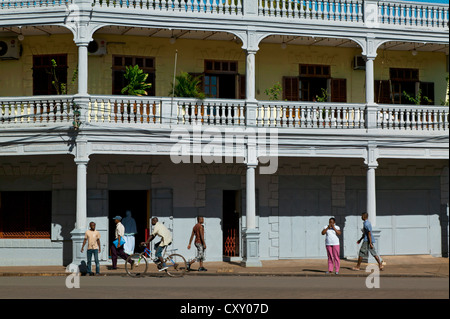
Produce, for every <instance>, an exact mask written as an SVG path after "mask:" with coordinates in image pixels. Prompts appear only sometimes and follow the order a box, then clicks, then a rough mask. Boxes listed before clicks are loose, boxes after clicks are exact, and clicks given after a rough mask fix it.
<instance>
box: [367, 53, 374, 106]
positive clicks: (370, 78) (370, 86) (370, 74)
mask: <svg viewBox="0 0 450 319" xmlns="http://www.w3.org/2000/svg"><path fill="white" fill-rule="evenodd" d="M365 60H366V104H374V103H375V90H374V81H375V79H374V70H373V62H374V60H375V57H365Z"/></svg>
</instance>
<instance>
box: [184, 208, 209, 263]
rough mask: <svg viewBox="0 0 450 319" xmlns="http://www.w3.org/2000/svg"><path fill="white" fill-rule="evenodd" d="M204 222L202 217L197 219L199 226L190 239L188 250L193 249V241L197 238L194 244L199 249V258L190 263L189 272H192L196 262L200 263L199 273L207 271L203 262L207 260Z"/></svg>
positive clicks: (196, 226) (197, 225) (195, 228)
mask: <svg viewBox="0 0 450 319" xmlns="http://www.w3.org/2000/svg"><path fill="white" fill-rule="evenodd" d="M203 222H204V219H203V217H201V216H199V217H197V224H196V225H195V226H194V228H193V229H192V234H191V238H190V239H189V245H188V247H187V248H188V249H191V243H192V239H193V238H194V236H195V241H194V244H195V247H196V248H197V256H196V258H195V259H192V260H191V261H190V262H189V263H188V270H191V265H192V264H193V263H195V262H196V261H198V262H199V263H200V267H199V268H198V271H207V269H205V268H204V267H203V261H204V260H205V249H206V243H205V229H204V226H203Z"/></svg>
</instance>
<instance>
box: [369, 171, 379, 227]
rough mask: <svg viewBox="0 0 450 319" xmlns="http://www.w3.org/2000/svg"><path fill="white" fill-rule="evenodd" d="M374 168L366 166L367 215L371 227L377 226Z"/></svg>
mask: <svg viewBox="0 0 450 319" xmlns="http://www.w3.org/2000/svg"><path fill="white" fill-rule="evenodd" d="M376 168H377V166H376V165H368V166H367V214H369V221H370V223H371V224H372V226H373V227H375V226H376V224H377V207H376V204H377V203H376V201H377V198H376V185H375V169H376Z"/></svg>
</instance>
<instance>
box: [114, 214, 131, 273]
mask: <svg viewBox="0 0 450 319" xmlns="http://www.w3.org/2000/svg"><path fill="white" fill-rule="evenodd" d="M113 219H114V222H115V223H116V232H115V237H116V240H115V241H114V242H116V241H117V246H116V244H115V243H113V244H112V245H111V259H112V268H111V269H114V270H115V269H117V256H119V257H120V258H122V259H124V260H125V261H126V260H127V258H128V257H129V255H128V254H126V253H125V251H124V250H123V236H124V233H125V227H123V225H122V223H121V222H120V221H121V220H122V217H120V216H116V217H114V218H113Z"/></svg>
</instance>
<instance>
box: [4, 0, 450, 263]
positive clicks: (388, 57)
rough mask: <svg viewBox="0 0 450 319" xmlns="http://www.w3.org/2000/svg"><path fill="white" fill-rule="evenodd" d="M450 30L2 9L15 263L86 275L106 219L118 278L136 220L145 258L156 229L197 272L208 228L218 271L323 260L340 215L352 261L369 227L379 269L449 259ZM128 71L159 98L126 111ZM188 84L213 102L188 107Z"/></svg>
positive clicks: (433, 14) (313, 6) (411, 15)
mask: <svg viewBox="0 0 450 319" xmlns="http://www.w3.org/2000/svg"><path fill="white" fill-rule="evenodd" d="M448 15H449V13H448V5H437V4H423V3H415V2H398V1H373V0H366V1H364V0H311V1H309V0H308V1H306V0H295V1H292V0H289V1H279V0H268V1H262V0H234V1H233V0H232V1H196V0H193V1H192V0H188V1H180V0H161V1H159V0H158V1H155V0H146V1H144V0H139V1H104V0H103V1H98V0H78V1H76V0H58V1H48V0H46V1H40V2H35V1H19V0H3V1H1V2H0V256H1V258H0V265H67V264H69V263H72V262H73V263H79V262H80V261H81V260H83V259H84V258H85V256H84V254H82V253H81V252H80V249H81V243H82V240H83V237H84V232H85V230H86V229H87V227H88V224H89V222H90V221H94V222H96V224H97V229H98V230H99V231H100V232H101V235H102V239H101V244H102V254H101V260H102V261H103V262H105V263H106V262H108V257H109V246H110V244H111V242H112V240H111V239H112V237H111V236H112V235H113V227H114V225H113V223H112V220H111V218H112V217H113V216H116V215H121V216H123V217H125V211H126V210H131V212H132V215H133V217H134V218H135V219H136V221H137V224H138V234H137V235H136V241H137V242H139V241H143V240H144V239H145V234H146V232H147V231H148V229H149V227H150V223H149V219H150V218H151V217H152V216H156V217H158V218H159V219H160V220H161V221H162V222H164V223H165V224H166V225H167V226H168V227H169V229H171V230H172V232H173V236H174V241H173V245H172V247H173V248H174V249H178V252H180V253H181V254H183V255H185V256H186V257H193V255H194V252H193V251H188V250H187V248H186V247H187V243H188V240H189V236H190V234H191V230H192V227H193V226H194V224H195V222H196V217H197V216H198V215H202V216H204V217H205V230H206V232H205V233H206V242H207V247H208V248H207V253H206V254H207V260H209V261H216V260H223V259H226V260H236V261H242V262H243V264H245V265H246V266H259V265H260V264H261V260H268V259H289V258H323V257H325V256H326V250H325V243H324V238H323V236H322V235H321V234H320V232H321V230H322V228H323V227H324V226H325V225H326V224H327V223H328V219H329V218H330V217H332V216H333V217H335V218H336V222H337V224H338V225H339V226H340V227H341V229H343V235H342V236H341V256H342V257H354V256H356V255H357V249H358V247H357V245H356V240H357V239H359V237H360V235H361V226H362V222H361V219H360V215H361V213H362V212H364V211H367V212H368V213H369V218H370V220H371V221H372V223H373V224H374V225H375V227H376V235H377V237H379V239H378V250H379V252H380V253H381V255H401V254H432V255H436V256H448V246H449V245H448V201H449V198H448V130H449V111H448V30H449V29H448ZM130 65H139V67H140V68H141V69H143V70H144V72H145V73H147V74H148V75H149V76H148V81H149V82H150V83H151V84H152V85H151V88H149V89H148V90H147V95H144V96H129V95H123V94H121V90H122V88H123V87H124V86H125V85H126V82H125V79H124V72H125V68H126V67H127V66H130ZM181 72H187V73H190V74H191V75H193V76H198V77H199V79H200V81H201V83H200V86H201V90H202V91H203V93H204V94H205V95H206V98H205V99H193V98H182V97H173V96H171V93H172V83H173V81H174V76H175V75H178V74H180V73H181ZM61 84H63V85H62V86H61ZM279 89H281V90H279ZM271 92H272V93H271ZM274 92H275V93H274ZM445 103H447V106H446V105H445Z"/></svg>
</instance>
